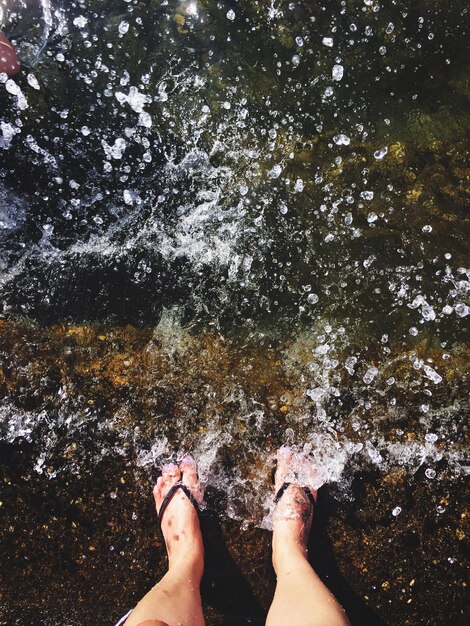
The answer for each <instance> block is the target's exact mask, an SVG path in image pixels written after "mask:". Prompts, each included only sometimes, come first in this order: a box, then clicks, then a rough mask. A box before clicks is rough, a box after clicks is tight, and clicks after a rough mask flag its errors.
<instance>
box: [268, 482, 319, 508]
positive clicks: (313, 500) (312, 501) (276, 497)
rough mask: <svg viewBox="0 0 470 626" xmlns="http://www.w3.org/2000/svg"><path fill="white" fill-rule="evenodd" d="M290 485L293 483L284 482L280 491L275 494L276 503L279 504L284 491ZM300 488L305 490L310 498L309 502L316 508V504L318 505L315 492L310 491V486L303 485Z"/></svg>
mask: <svg viewBox="0 0 470 626" xmlns="http://www.w3.org/2000/svg"><path fill="white" fill-rule="evenodd" d="M290 485H292V483H283V485H282V487H281V488H280V489H279V491H278V492H277V493H276V495H275V496H274V503H275V504H277V503H278V502H279V500H280V499H281V498H282V496H283V495H284V492H285V491H286V489H287V488H288V487H290ZM300 488H301V489H302V490H303V492H304V493H305V495H306V496H307V498H308V499H309V502H310V504H311V505H312V507H314V508H315V505H316V503H317V502H316V500H315V497H314V495H313V493H312V492H311V491H310V489H309V488H308V487H305V486H302V487H300Z"/></svg>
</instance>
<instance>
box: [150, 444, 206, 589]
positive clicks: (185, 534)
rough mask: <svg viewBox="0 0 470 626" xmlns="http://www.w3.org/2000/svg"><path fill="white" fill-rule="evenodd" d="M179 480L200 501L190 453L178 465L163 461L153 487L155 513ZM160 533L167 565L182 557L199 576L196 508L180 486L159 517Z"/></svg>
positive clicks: (200, 547)
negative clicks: (160, 518)
mask: <svg viewBox="0 0 470 626" xmlns="http://www.w3.org/2000/svg"><path fill="white" fill-rule="evenodd" d="M178 482H182V483H183V485H186V487H188V489H189V490H190V491H191V493H192V494H193V496H194V498H195V499H196V501H197V503H198V504H201V503H202V500H203V492H202V488H201V484H200V482H199V479H198V476H197V468H196V463H195V461H194V459H193V458H192V457H189V456H188V457H185V458H184V459H183V461H182V462H181V463H180V465H179V466H177V465H175V464H174V463H170V464H168V465H166V466H165V467H164V468H163V470H162V475H161V476H160V478H159V479H158V481H157V484H156V485H155V487H154V489H153V495H154V498H155V505H156V508H157V513H158V511H160V509H161V506H162V502H163V500H164V499H165V496H166V494H167V493H168V492H169V490H170V489H171V487H172V486H173V485H174V484H175V483H178ZM161 527H162V532H163V536H164V538H165V543H166V549H167V552H168V561H169V567H170V569H171V567H172V566H173V565H175V564H176V563H177V562H180V561H184V562H185V564H186V565H188V566H190V567H192V568H194V569H195V574H196V575H197V576H199V577H201V576H202V571H203V567H204V565H203V560H204V547H203V542H202V535H201V527H200V525H199V517H198V514H197V511H196V509H195V508H194V506H193V505H192V504H191V502H190V500H189V498H188V497H187V495H186V494H185V493H184V491H183V490H182V489H178V490H177V491H176V492H175V494H174V495H173V497H172V498H171V500H170V502H169V503H168V506H167V507H166V509H165V512H164V513H163V518H162V520H161Z"/></svg>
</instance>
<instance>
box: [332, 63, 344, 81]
mask: <svg viewBox="0 0 470 626" xmlns="http://www.w3.org/2000/svg"><path fill="white" fill-rule="evenodd" d="M343 76H344V67H343V66H342V65H338V64H336V65H333V69H332V70H331V77H332V78H333V80H336V81H340V80H341V79H342V78H343Z"/></svg>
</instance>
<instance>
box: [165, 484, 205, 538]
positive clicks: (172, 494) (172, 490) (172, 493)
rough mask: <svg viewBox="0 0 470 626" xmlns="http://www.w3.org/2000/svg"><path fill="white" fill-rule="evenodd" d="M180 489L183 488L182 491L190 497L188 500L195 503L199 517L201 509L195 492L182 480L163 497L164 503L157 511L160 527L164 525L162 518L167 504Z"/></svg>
mask: <svg viewBox="0 0 470 626" xmlns="http://www.w3.org/2000/svg"><path fill="white" fill-rule="evenodd" d="M178 489H181V491H182V492H183V493H184V494H185V496H186V497H187V498H188V500H189V501H190V502H191V504H192V505H193V507H194V508H195V509H196V513H197V514H198V517H199V516H200V513H201V512H200V509H199V504H198V502H197V500H196V498H195V497H194V496H193V494H192V493H191V490H190V489H189V487H187V486H186V485H184V484H183V483H182V482H181V481H179V482H177V483H175V484H174V485H173V486H172V487H171V489H170V491H169V492H168V493H167V494H166V496H165V497H164V498H163V502H162V505H161V507H160V510H159V511H157V515H158V519H159V521H160V528H161V526H162V519H163V514H164V513H165V510H166V508H167V506H168V505H169V504H170V500H171V499H172V497H173V496H174V495H175V493H176V492H177V491H178Z"/></svg>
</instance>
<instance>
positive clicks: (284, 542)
mask: <svg viewBox="0 0 470 626" xmlns="http://www.w3.org/2000/svg"><path fill="white" fill-rule="evenodd" d="M283 530H284V529H283ZM307 555H308V551H307V538H306V536H305V533H304V532H298V533H292V532H291V531H290V529H289V530H288V531H287V530H284V532H282V531H281V532H279V529H276V530H275V531H274V534H273V551H272V560H273V567H274V571H275V572H276V575H279V573H280V572H282V571H284V570H286V569H288V570H290V569H292V567H293V566H298V564H299V562H300V561H306V560H307Z"/></svg>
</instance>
